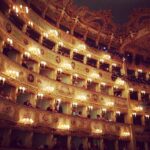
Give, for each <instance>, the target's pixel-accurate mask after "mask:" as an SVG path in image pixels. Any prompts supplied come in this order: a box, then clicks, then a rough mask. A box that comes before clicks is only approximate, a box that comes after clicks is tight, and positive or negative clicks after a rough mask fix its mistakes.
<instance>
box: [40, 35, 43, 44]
mask: <svg viewBox="0 0 150 150" xmlns="http://www.w3.org/2000/svg"><path fill="white" fill-rule="evenodd" d="M42 42H43V35H41V36H40V38H39V43H40V44H42Z"/></svg>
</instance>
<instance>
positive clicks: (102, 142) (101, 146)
mask: <svg viewBox="0 0 150 150" xmlns="http://www.w3.org/2000/svg"><path fill="white" fill-rule="evenodd" d="M100 150H104V140H103V139H100Z"/></svg>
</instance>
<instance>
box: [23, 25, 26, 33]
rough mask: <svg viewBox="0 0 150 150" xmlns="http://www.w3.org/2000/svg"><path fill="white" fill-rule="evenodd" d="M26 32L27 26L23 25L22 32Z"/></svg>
mask: <svg viewBox="0 0 150 150" xmlns="http://www.w3.org/2000/svg"><path fill="white" fill-rule="evenodd" d="M26 30H27V24H24V26H23V28H22V32H24V33H25V32H26Z"/></svg>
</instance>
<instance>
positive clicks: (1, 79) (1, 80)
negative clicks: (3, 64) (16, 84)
mask: <svg viewBox="0 0 150 150" xmlns="http://www.w3.org/2000/svg"><path fill="white" fill-rule="evenodd" d="M5 81H6V79H5V78H4V77H1V76H0V82H1V83H2V84H4V83H5Z"/></svg>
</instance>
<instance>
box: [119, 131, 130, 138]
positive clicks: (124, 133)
mask: <svg viewBox="0 0 150 150" xmlns="http://www.w3.org/2000/svg"><path fill="white" fill-rule="evenodd" d="M121 136H123V137H129V136H130V132H125V131H124V132H122V134H121Z"/></svg>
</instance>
